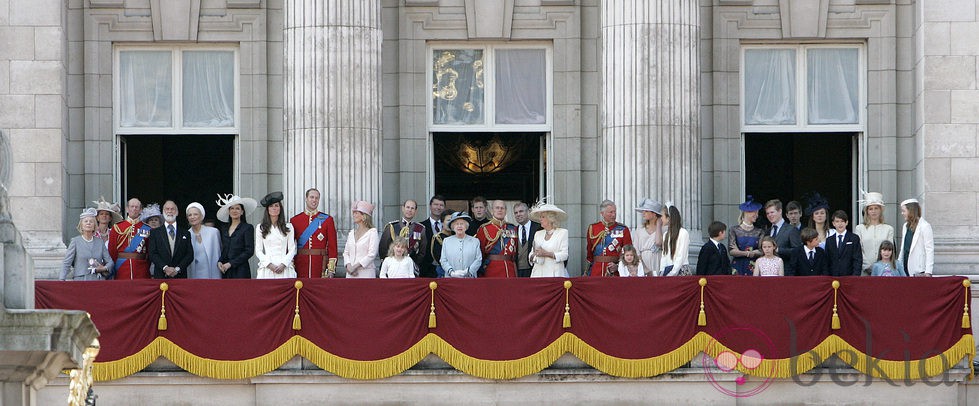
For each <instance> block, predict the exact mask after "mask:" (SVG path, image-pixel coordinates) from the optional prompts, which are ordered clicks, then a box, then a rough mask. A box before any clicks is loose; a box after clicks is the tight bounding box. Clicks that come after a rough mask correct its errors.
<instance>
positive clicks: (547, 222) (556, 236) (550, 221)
mask: <svg viewBox="0 0 979 406" xmlns="http://www.w3.org/2000/svg"><path fill="white" fill-rule="evenodd" d="M530 218H531V219H532V220H534V221H537V222H539V223H540V224H541V228H542V230H539V231H537V233H535V234H534V250H533V251H531V252H530V262H532V263H533V264H534V268H533V270H531V272H530V276H531V277H558V278H567V277H568V269H567V268H565V266H564V261H567V260H568V230H567V229H565V228H560V227H561V222H562V221H565V220H567V219H568V214H567V213H565V212H564V210H561V209H560V208H559V207H557V206H555V205H553V204H550V203H545V202H540V203H537V204H535V205H534V207H533V208H532V209H531V210H530Z"/></svg>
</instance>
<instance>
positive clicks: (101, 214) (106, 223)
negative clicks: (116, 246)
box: [92, 197, 122, 247]
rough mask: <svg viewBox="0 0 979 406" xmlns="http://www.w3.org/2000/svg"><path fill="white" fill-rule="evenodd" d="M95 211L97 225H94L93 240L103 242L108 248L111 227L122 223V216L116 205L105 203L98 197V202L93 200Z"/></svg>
mask: <svg viewBox="0 0 979 406" xmlns="http://www.w3.org/2000/svg"><path fill="white" fill-rule="evenodd" d="M92 203H95V211H96V213H98V215H97V216H96V217H95V220H96V222H97V223H98V224H96V225H95V238H98V239H100V240H102V241H105V244H106V245H105V246H106V247H108V246H109V230H111V229H112V225H113V224H116V223H118V222H120V221H122V214H119V211H120V210H121V209H120V207H119V204H118V203H109V202H107V201H105V198H104V197H100V198H99V200H95V201H93V202H92Z"/></svg>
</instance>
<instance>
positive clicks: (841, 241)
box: [836, 234, 843, 249]
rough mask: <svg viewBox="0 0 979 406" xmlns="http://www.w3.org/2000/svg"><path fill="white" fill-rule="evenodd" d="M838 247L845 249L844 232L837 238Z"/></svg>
mask: <svg viewBox="0 0 979 406" xmlns="http://www.w3.org/2000/svg"><path fill="white" fill-rule="evenodd" d="M836 248H839V249H843V234H840V235H839V238H837V240H836Z"/></svg>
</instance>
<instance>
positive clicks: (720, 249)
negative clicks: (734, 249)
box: [697, 221, 731, 275]
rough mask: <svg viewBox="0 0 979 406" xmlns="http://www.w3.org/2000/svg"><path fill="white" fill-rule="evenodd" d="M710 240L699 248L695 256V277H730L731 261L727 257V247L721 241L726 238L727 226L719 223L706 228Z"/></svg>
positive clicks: (716, 222)
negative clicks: (698, 252)
mask: <svg viewBox="0 0 979 406" xmlns="http://www.w3.org/2000/svg"><path fill="white" fill-rule="evenodd" d="M707 234H708V235H710V240H708V241H707V243H706V244H704V245H703V246H701V247H700V254H699V255H697V275H730V274H731V260H730V259H729V258H728V256H727V246H726V245H724V243H723V241H724V239H725V237H726V236H727V226H726V225H724V223H722V222H720V221H715V222H713V223H710V227H707Z"/></svg>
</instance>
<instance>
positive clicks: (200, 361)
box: [94, 332, 975, 381]
mask: <svg viewBox="0 0 979 406" xmlns="http://www.w3.org/2000/svg"><path fill="white" fill-rule="evenodd" d="M724 351H730V352H732V353H733V351H731V350H730V349H729V348H727V347H725V346H724V345H722V344H720V343H718V342H717V341H716V340H714V339H713V338H712V337H711V336H710V335H709V334H707V333H705V332H698V333H697V334H696V335H694V337H693V338H691V339H690V340H689V341H687V342H686V343H685V344H683V345H681V346H680V347H678V348H677V349H675V350H673V351H670V352H668V353H666V354H663V355H659V356H655V357H650V358H643V359H625V358H618V357H613V356H609V355H606V354H604V353H602V352H601V351H598V350H597V349H595V348H594V347H592V346H591V345H589V344H588V343H586V342H584V341H583V340H581V339H580V338H578V337H577V336H575V335H574V334H571V333H564V334H562V335H561V336H560V337H558V338H557V339H556V340H554V342H552V343H551V344H550V345H548V346H546V347H544V348H543V349H541V350H540V351H538V352H536V353H534V354H531V355H529V356H527V357H524V358H519V359H514V360H504V361H495V360H483V359H478V358H474V357H471V356H469V355H466V354H464V353H462V352H461V351H459V350H458V349H456V348H455V347H453V346H452V345H451V344H449V343H448V342H446V341H445V340H443V339H442V338H440V337H438V336H437V335H435V334H433V333H429V334H427V335H426V336H425V337H424V338H422V339H421V340H420V341H419V342H418V343H416V344H415V345H413V346H411V347H410V348H408V349H407V350H405V351H404V352H402V353H400V354H397V355H395V356H392V357H389V358H385V359H381V360H374V361H359V360H351V359H347V358H343V357H339V356H337V355H334V354H331V353H329V352H327V351H325V350H323V349H322V348H320V347H318V346H317V345H315V344H313V343H312V342H311V341H309V340H308V339H306V338H304V337H300V336H293V337H292V338H290V339H289V340H288V341H286V342H285V343H283V344H282V345H281V346H279V347H278V348H276V349H275V350H273V351H272V352H270V353H268V354H265V355H262V356H260V357H256V358H252V359H247V360H239V361H223V360H212V359H208V358H203V357H199V356H196V355H194V354H191V353H189V352H187V351H186V350H184V349H183V348H181V347H180V346H178V345H176V344H174V343H173V342H171V341H170V340H168V339H166V338H164V337H157V338H156V339H155V340H153V341H152V342H151V343H150V344H149V345H147V346H146V348H143V350H141V351H140V352H138V353H136V354H133V355H131V356H129V357H126V358H123V359H120V360H117V361H111V362H96V363H95V368H94V378H95V380H97V381H107V380H112V379H118V378H122V377H125V376H128V375H132V374H134V373H136V372H139V371H140V370H142V369H143V368H145V367H146V366H147V365H149V364H150V363H152V362H153V361H154V360H156V359H157V358H158V357H160V356H163V357H166V358H167V359H169V360H171V361H173V363H174V364H176V365H177V366H179V367H181V368H183V369H184V370H186V371H187V372H190V373H192V374H194V375H198V376H204V377H209V378H217V379H244V378H249V377H253V376H258V375H261V374H264V373H267V372H270V371H273V370H275V369H276V368H278V367H280V366H282V364H284V363H286V362H287V361H289V360H290V359H292V358H293V357H294V356H296V355H299V356H302V357H304V358H306V359H308V360H309V361H311V362H313V363H314V364H316V365H317V366H319V367H320V368H322V369H323V370H325V371H328V372H331V373H334V374H336V375H338V376H341V377H344V378H350V379H381V378H386V377H390V376H394V375H397V374H400V373H402V372H404V371H405V370H407V369H409V368H411V367H412V366H414V365H415V364H417V363H418V362H419V361H421V360H422V359H424V358H425V357H426V356H427V355H428V354H429V353H432V354H435V355H437V356H439V357H440V358H442V359H443V360H445V362H447V363H448V364H449V365H451V366H452V367H454V368H455V369H458V370H459V371H462V372H464V373H466V374H469V375H472V376H475V377H479V378H486V379H515V378H519V377H523V376H527V375H531V374H535V373H537V372H540V371H541V370H543V369H544V368H547V367H548V366H550V365H551V364H553V363H554V361H556V360H557V359H558V358H560V357H561V356H562V355H563V354H565V353H568V352H570V353H571V354H573V355H574V356H576V357H578V358H579V359H581V360H582V361H584V362H585V363H587V364H588V365H591V366H592V367H594V368H595V369H597V370H599V371H602V372H604V373H606V374H609V375H612V376H618V377H624V378H641V377H649V376H655V375H660V374H663V373H666V372H669V371H672V370H675V369H677V368H679V367H681V366H683V365H684V364H686V363H687V362H690V360H692V359H693V358H694V357H695V356H697V354H699V353H700V352H704V353H706V354H707V355H709V356H711V357H714V358H716V357H717V356H718V355H719V354H720V353H721V352H724ZM837 354H838V355H839V357H840V358H841V359H842V360H843V361H844V362H846V363H847V364H850V365H851V366H853V368H854V369H856V370H858V371H860V372H862V373H864V374H868V375H871V376H874V377H878V378H882V377H887V378H889V379H921V378H922V377H925V376H936V375H940V374H941V373H943V372H944V371H946V370H948V369H949V368H951V367H952V366H954V364H956V363H957V362H958V361H959V360H961V359H962V358H964V357H968V358H969V360H970V361H972V360H973V359H974V357H975V343H974V341H973V337H972V335H971V334H967V335H964V336H962V338H961V339H960V340H959V341H958V342H957V343H956V344H955V345H953V346H952V347H951V348H949V349H947V350H945V351H944V352H943V353H941V354H938V355H935V356H933V357H930V358H926V359H923V360H911V361H909V362H906V361H888V360H877V359H876V358H872V357H871V358H868V357H867V356H866V355H865V354H863V353H861V352H859V351H857V350H856V348H854V347H853V346H851V345H850V344H848V343H846V342H845V341H843V339H842V338H840V337H839V336H837V335H835V334H834V335H831V336H829V337H827V338H826V339H825V340H823V342H821V343H820V344H819V345H817V346H816V347H815V348H813V349H812V350H810V351H807V352H806V353H804V354H802V355H800V356H798V357H796V358H795V360H793V359H791V358H789V359H765V360H762V361H761V363H760V365H759V366H758V367H757V368H754V369H751V370H748V369H747V368H745V367H744V366H743V365H740V364H739V365H738V367H737V368H738V370H739V371H741V372H742V373H745V374H749V375H754V376H759V377H766V378H789V377H791V376H794V375H799V374H802V373H805V372H807V371H809V370H811V369H813V368H815V367H816V366H818V365H819V363H821V362H823V361H825V360H826V359H828V358H829V357H830V356H832V355H837ZM739 355H740V354H739ZM873 365H876V367H875V368H872V366H873ZM970 365H971V363H970Z"/></svg>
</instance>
